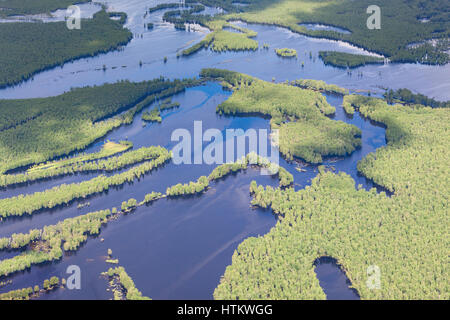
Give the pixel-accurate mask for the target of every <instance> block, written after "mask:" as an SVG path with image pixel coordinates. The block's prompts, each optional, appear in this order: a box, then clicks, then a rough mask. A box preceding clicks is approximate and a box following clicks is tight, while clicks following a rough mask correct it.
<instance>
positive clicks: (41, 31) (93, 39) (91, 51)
mask: <svg viewBox="0 0 450 320" xmlns="http://www.w3.org/2000/svg"><path fill="white" fill-rule="evenodd" d="M30 2H36V1H30ZM66 2H67V1H66ZM0 7H1V4H0ZM0 12H2V11H0ZM113 15H114V13H107V12H106V11H104V10H103V11H100V12H97V13H96V14H95V15H94V17H93V19H83V21H82V24H83V27H82V28H81V29H80V30H69V29H68V28H67V27H66V22H49V23H41V22H36V23H29V22H15V23H0V88H2V87H5V86H10V85H14V84H17V83H19V82H21V81H24V80H28V79H30V78H31V77H32V76H33V75H34V74H35V73H37V72H40V71H43V70H46V69H50V68H54V67H57V66H62V65H63V64H64V63H66V62H69V61H74V60H75V59H79V58H83V57H92V56H94V55H97V54H99V53H105V52H108V51H111V50H115V49H118V48H120V47H121V46H123V45H125V44H127V43H128V42H129V41H130V40H131V38H132V34H131V32H130V31H129V30H127V29H125V28H124V27H123V24H124V23H125V20H124V19H121V20H112V19H111V18H110V16H113Z"/></svg>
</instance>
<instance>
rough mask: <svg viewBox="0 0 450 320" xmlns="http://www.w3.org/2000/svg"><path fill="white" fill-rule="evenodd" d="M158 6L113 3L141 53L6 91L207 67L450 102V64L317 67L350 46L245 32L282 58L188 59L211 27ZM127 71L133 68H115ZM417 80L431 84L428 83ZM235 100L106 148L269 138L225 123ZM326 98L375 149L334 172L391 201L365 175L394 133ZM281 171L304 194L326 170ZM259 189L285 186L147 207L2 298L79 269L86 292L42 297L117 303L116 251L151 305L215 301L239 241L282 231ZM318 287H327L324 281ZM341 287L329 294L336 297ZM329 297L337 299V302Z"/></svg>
mask: <svg viewBox="0 0 450 320" xmlns="http://www.w3.org/2000/svg"><path fill="white" fill-rule="evenodd" d="M167 2H170V1H167ZM156 3H161V1H159V2H156V1H139V0H132V1H124V0H120V1H119V0H113V1H109V2H108V5H109V9H110V10H115V11H125V12H127V14H128V17H129V19H128V22H127V27H129V28H130V29H131V30H132V31H133V33H134V34H135V35H136V37H135V39H133V40H132V41H131V42H130V43H129V45H127V46H126V47H125V48H124V49H123V50H122V51H118V52H111V53H108V54H104V55H100V56H97V57H94V58H89V59H82V60H78V61H75V62H73V63H70V64H66V65H64V67H63V68H57V69H53V70H49V71H46V72H42V73H40V74H38V75H36V76H35V77H34V79H33V80H30V81H27V82H24V83H22V84H20V85H17V86H14V87H10V88H7V89H4V90H0V98H8V99H12V98H19V97H20V98H30V97H43V96H52V95H57V94H61V93H62V92H65V91H67V90H69V89H70V88H71V87H78V86H85V85H94V84H95V85H100V84H103V83H106V82H115V81H117V80H121V79H129V80H132V81H142V80H149V79H152V78H155V77H159V76H160V75H164V76H166V77H170V78H186V77H193V76H198V73H199V71H200V70H201V68H203V67H217V68H226V69H231V70H236V71H240V72H244V73H248V74H251V75H253V76H257V77H259V78H262V79H264V80H270V81H271V80H272V78H273V77H274V78H275V79H276V81H285V80H286V79H289V80H294V79H298V78H311V79H321V80H325V81H327V82H329V83H334V84H338V85H341V86H344V87H347V88H350V89H352V90H357V89H363V90H370V91H372V92H375V93H378V94H380V93H381V92H382V90H381V89H380V86H389V87H393V88H398V87H408V88H411V89H416V90H419V91H420V92H422V93H425V94H429V95H431V96H435V97H437V98H442V99H449V98H450V96H449V95H450V93H449V92H450V83H448V81H445V79H446V77H447V75H448V71H450V69H449V65H447V66H444V67H432V66H421V65H413V64H396V65H384V66H366V67H362V68H360V69H359V71H360V72H363V78H362V79H361V78H360V77H359V78H358V77H356V76H355V77H352V76H349V75H347V74H346V72H345V71H342V70H339V69H336V68H332V67H328V66H325V65H324V64H323V63H322V62H321V61H320V60H319V59H317V52H318V51H320V50H336V49H339V50H341V51H346V52H356V53H357V52H363V51H362V50H361V49H358V48H355V47H351V46H349V45H346V44H343V43H340V42H335V41H328V40H321V39H311V38H307V37H304V36H300V35H297V34H294V33H292V32H289V31H286V30H284V29H281V28H276V27H269V26H258V25H250V26H249V25H246V24H243V23H237V24H238V25H241V26H245V27H249V28H251V29H253V30H255V31H257V32H258V37H257V40H258V41H259V42H260V44H261V45H262V43H264V42H265V43H269V45H270V50H259V51H257V52H252V53H249V52H241V53H222V54H219V53H213V52H211V51H209V50H204V51H201V52H199V53H197V54H195V55H193V56H192V57H189V58H185V59H177V58H176V53H177V52H179V51H180V50H182V49H183V48H186V47H188V46H190V45H192V44H193V43H195V42H196V41H199V40H200V39H201V38H202V37H203V36H204V34H205V33H206V32H207V31H206V30H204V29H202V28H200V27H198V28H197V30H199V31H196V32H182V31H177V30H175V29H174V27H173V26H172V25H170V24H167V23H164V22H162V21H161V17H162V15H163V12H164V11H162V12H156V13H153V14H151V15H147V17H145V18H144V12H145V9H146V8H148V7H151V6H153V5H155V4H156ZM148 22H154V23H155V28H154V29H153V30H146V29H145V28H144V24H145V23H148ZM141 35H142V38H141ZM284 47H289V48H294V49H297V51H298V52H299V58H298V59H297V60H295V59H292V60H290V59H280V58H279V57H277V56H276V54H275V53H274V52H273V48H284ZM309 52H312V55H313V58H312V59H310V58H309ZM164 56H168V57H169V61H168V63H167V64H164V63H163V62H162V59H163V57H164ZM139 61H143V63H144V65H143V66H142V67H139ZM302 61H304V62H305V68H303V69H302V68H301V67H300V66H301V62H302ZM103 64H105V65H106V66H107V68H108V69H107V71H106V72H103V71H98V70H97V69H98V68H101V66H102V65H103ZM115 66H125V67H124V68H122V67H120V68H117V69H112V67H115ZM416 74H420V75H421V76H420V77H417V76H415V75H416ZM230 94H231V93H230V92H227V91H224V90H223V89H222V88H221V86H220V85H219V84H217V83H207V84H205V85H203V86H199V87H195V88H190V89H187V90H186V92H183V93H180V94H177V95H175V96H174V97H173V98H172V100H173V101H174V102H179V103H180V104H181V107H180V108H179V109H176V110H173V111H167V112H165V113H163V122H162V123H161V124H147V125H146V126H143V123H142V121H141V120H140V118H141V114H138V115H137V116H136V118H135V121H134V122H133V123H132V124H131V125H128V126H122V127H120V128H118V129H116V130H114V131H112V132H110V133H109V134H108V135H107V136H105V138H104V140H112V141H119V140H123V139H128V140H130V141H132V142H133V144H134V148H135V149H137V148H140V147H142V146H151V145H161V146H164V147H166V148H169V149H171V148H172V147H173V146H174V144H175V143H174V142H172V141H171V139H170V136H171V133H172V132H173V131H174V130H176V129H180V128H184V129H187V130H188V131H189V132H191V133H192V132H193V125H194V121H203V130H207V129H209V128H216V129H219V130H221V131H224V130H226V129H232V128H241V129H244V130H246V129H250V128H253V129H269V127H270V126H269V121H268V120H267V119H263V118H259V117H242V118H239V117H225V116H219V115H218V114H216V112H215V110H216V107H217V105H219V104H220V103H221V102H223V101H225V100H226V99H227V98H228V97H229V96H230ZM326 98H327V100H328V102H329V103H330V104H331V105H333V106H335V107H336V114H335V115H334V116H333V117H332V118H333V119H334V120H336V121H344V122H346V123H349V124H354V125H356V126H357V127H359V128H360V129H361V130H362V142H363V145H362V147H361V148H360V149H358V150H356V151H355V152H353V153H352V154H351V155H349V156H347V157H341V158H334V159H327V160H326V161H325V165H327V166H329V167H330V168H331V167H332V168H333V169H334V170H336V171H337V172H346V173H348V174H349V175H351V176H352V178H353V179H354V180H355V184H356V185H359V184H361V185H362V186H363V187H364V188H366V189H370V188H373V187H376V188H377V189H378V191H380V192H381V191H383V189H382V188H379V187H377V186H376V185H374V184H373V183H372V182H371V181H369V180H367V179H366V178H364V177H362V176H360V175H359V174H358V172H357V170H356V165H357V162H358V161H359V160H361V159H362V158H364V157H365V156H366V155H367V154H369V153H371V152H373V151H375V150H376V149H377V148H381V147H383V146H385V145H386V136H385V129H384V128H382V127H379V126H377V125H376V124H374V123H371V122H370V121H368V120H366V119H363V118H361V117H360V115H359V114H355V115H354V116H352V117H349V116H347V115H346V114H345V113H344V111H343V108H342V97H340V96H334V95H326ZM149 108H151V107H149ZM147 110H148V109H147ZM102 143H103V141H100V142H98V143H95V144H93V145H92V146H90V147H88V148H87V149H86V150H85V151H86V152H95V151H98V150H99V149H100V148H101V145H102ZM280 164H281V165H282V166H283V167H285V168H286V169H287V170H288V171H289V172H291V173H292V174H293V175H294V179H295V188H296V190H299V189H302V188H304V187H305V186H307V185H309V184H310V183H311V179H313V178H314V177H315V176H316V175H317V171H318V168H317V166H315V165H307V164H304V163H302V162H301V161H295V162H287V161H285V160H283V159H281V160H280ZM214 167H215V165H205V164H203V165H182V166H178V165H174V164H173V163H168V164H166V165H165V166H164V167H162V168H159V169H158V170H155V171H154V172H152V173H151V174H148V175H146V176H145V178H142V179H140V180H136V181H134V182H133V183H132V184H129V185H125V186H123V187H120V188H115V189H114V188H113V189H111V190H109V191H108V192H106V193H103V194H101V195H95V196H92V197H89V198H88V199H85V200H80V201H75V202H74V203H72V204H70V205H69V206H64V207H59V208H55V209H53V210H47V211H43V212H40V213H38V214H35V215H33V216H32V217H24V218H21V219H7V220H6V221H3V222H2V223H1V224H0V237H5V236H11V235H12V234H13V233H18V232H27V231H28V230H29V229H32V228H42V227H43V226H45V225H51V224H55V223H58V222H59V221H61V220H63V219H66V218H70V217H75V216H78V215H82V214H86V213H88V212H92V211H96V210H101V209H106V208H112V207H113V206H116V207H120V204H121V202H122V201H125V200H128V199H129V198H131V197H133V198H136V199H138V200H142V199H143V198H144V196H145V194H147V193H150V192H152V191H159V192H165V190H166V188H167V187H169V186H172V185H174V184H177V183H186V182H189V181H192V180H196V179H197V178H198V177H199V176H201V175H208V174H209V173H210V172H211V171H212V170H213V169H214ZM297 167H302V168H304V169H305V170H306V171H305V172H298V171H297V170H296V168H297ZM119 172H120V171H119ZM116 173H117V172H116ZM98 174H99V173H89V174H81V175H73V176H65V177H58V178H55V179H51V180H45V181H40V182H37V183H33V184H30V185H22V186H17V187H14V188H8V189H6V190H1V189H0V198H5V197H11V196H15V195H19V194H29V193H34V192H36V191H42V190H45V189H48V188H51V187H53V186H55V185H59V184H61V183H74V182H80V181H83V180H87V179H91V178H93V177H95V176H97V175H98ZM252 180H256V181H257V182H258V183H259V184H262V185H270V186H274V187H275V186H277V185H278V181H277V180H276V179H274V178H272V177H270V176H262V175H260V173H259V171H258V170H254V169H249V170H247V171H246V172H244V173H240V174H238V175H232V176H229V177H227V178H225V179H224V180H221V181H219V182H217V183H214V184H213V186H212V188H211V189H210V190H208V191H207V192H206V193H205V194H204V195H202V196H199V197H191V198H183V199H175V200H174V199H164V200H161V201H158V202H156V203H155V204H153V205H151V206H148V207H141V208H138V209H137V210H136V211H135V212H134V213H132V214H130V215H127V216H124V217H121V218H120V219H118V220H117V221H112V222H110V223H109V224H108V225H107V226H106V227H105V228H103V229H102V232H101V234H100V236H99V237H96V238H90V239H88V241H87V242H86V243H85V244H84V245H83V246H82V248H81V249H80V250H79V251H77V252H76V253H74V254H71V255H66V256H65V257H64V258H63V259H62V260H61V261H59V262H56V263H51V264H45V265H41V266H33V267H32V268H31V270H28V271H26V272H22V273H18V274H16V275H14V276H12V277H10V278H11V279H12V280H13V283H12V284H9V285H6V286H4V287H2V288H0V292H6V291H9V290H12V289H16V288H23V287H28V286H30V285H35V284H42V282H43V280H44V279H48V278H50V277H51V276H54V275H57V276H59V277H66V276H67V275H65V270H66V268H67V266H69V265H72V264H76V265H79V266H80V267H81V270H82V290H73V291H71V290H67V289H65V290H57V291H55V292H52V293H49V294H47V295H45V296H43V297H41V298H43V299H47V298H48V299H109V298H112V292H110V291H107V280H105V279H104V278H102V277H100V273H101V272H104V271H106V270H107V269H108V268H109V267H110V265H108V264H106V262H105V256H106V253H107V249H108V248H111V249H112V251H113V257H114V258H118V259H119V261H120V265H121V266H123V267H125V269H126V270H127V272H128V273H129V274H130V276H131V277H132V278H133V279H134V281H135V283H136V285H137V287H138V288H139V290H141V291H142V292H143V293H144V295H147V296H150V297H151V298H153V299H211V298H212V293H213V291H214V288H215V287H216V286H217V284H218V283H219V280H220V277H221V276H222V275H223V273H224V271H225V268H226V266H228V265H229V264H230V263H231V257H232V254H233V252H234V250H235V249H236V248H237V246H238V245H239V243H241V242H242V241H243V240H245V239H246V238H248V237H251V236H258V235H264V234H266V233H268V232H269V231H270V229H271V228H272V227H273V226H274V225H275V224H276V221H277V219H276V217H275V216H274V215H273V214H272V213H271V211H265V210H260V209H257V210H255V209H252V208H250V200H251V198H250V195H249V192H248V187H249V184H250V182H251V181H252ZM87 202H89V204H90V205H89V206H86V207H83V208H81V209H78V208H77V205H78V204H86V203H87ZM101 239H103V241H101ZM16 253H17V252H0V259H5V258H10V257H12V256H14V255H15V254H16ZM320 267H321V266H318V267H317V268H316V271H318V270H319V271H320ZM329 267H330V266H329ZM330 268H331V269H330V270H328V271H330V272H331V276H330V277H331V280H330V281H331V286H334V290H335V292H337V294H338V295H339V294H340V295H341V297H351V293H349V288H348V286H347V285H346V282H345V281H344V282H342V281H341V280H342V279H341V278H340V273H339V272H337V271H339V270H338V269H337V267H335V266H331V267H330ZM333 268H334V269H333ZM333 270H334V271H333ZM328 271H327V272H328ZM333 274H334V275H333ZM318 277H319V280H320V282H321V285H322V282H323V281H322V280H321V276H320V272H318ZM333 279H334V280H333ZM339 279H341V280H339ZM1 280H2V279H0V281H1ZM329 286H330V285H323V286H322V287H323V288H324V290H325V289H326V288H327V287H329ZM327 290H328V289H327ZM327 290H325V293H326V294H327V296H328V295H329V294H328V293H327ZM348 295H349V296H348Z"/></svg>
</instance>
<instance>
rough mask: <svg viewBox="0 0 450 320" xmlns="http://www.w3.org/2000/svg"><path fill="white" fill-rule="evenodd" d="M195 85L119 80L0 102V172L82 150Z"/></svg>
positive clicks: (160, 79) (189, 81)
mask: <svg viewBox="0 0 450 320" xmlns="http://www.w3.org/2000/svg"><path fill="white" fill-rule="evenodd" d="M198 83H199V80H183V81H182V80H174V81H169V80H166V79H164V78H158V79H155V80H151V81H145V82H141V83H131V82H128V81H121V82H117V83H115V84H105V85H103V86H98V87H85V88H77V89H74V90H72V91H70V92H67V93H64V94H62V95H59V96H56V97H49V98H38V99H18V100H0V173H1V174H4V173H5V172H7V171H8V170H11V169H15V168H18V167H21V166H27V165H31V164H36V163H41V162H44V161H47V160H50V159H53V158H55V157H58V156H64V155H68V154H70V153H71V152H74V151H78V150H83V149H84V148H86V147H87V146H88V145H90V144H91V143H93V142H94V141H96V140H98V139H100V138H101V137H103V136H104V135H105V134H106V133H108V132H109V131H111V130H112V129H114V128H117V127H119V126H121V125H126V124H129V123H131V122H132V121H133V118H134V115H135V114H136V113H137V112H140V111H141V110H142V109H143V108H145V107H147V106H149V105H150V104H152V103H153V102H155V101H157V100H159V99H165V98H167V97H170V96H172V95H174V94H175V93H178V92H181V91H183V90H185V89H186V88H187V87H189V86H193V85H195V84H198Z"/></svg>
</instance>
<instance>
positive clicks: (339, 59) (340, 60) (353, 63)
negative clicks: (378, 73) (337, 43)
mask: <svg viewBox="0 0 450 320" xmlns="http://www.w3.org/2000/svg"><path fill="white" fill-rule="evenodd" d="M319 58H320V59H322V61H323V62H324V63H325V64H328V65H332V66H334V67H340V68H357V67H361V66H365V65H367V64H383V63H384V59H383V58H378V57H372V56H365V55H362V54H351V53H344V52H336V51H320V52H319Z"/></svg>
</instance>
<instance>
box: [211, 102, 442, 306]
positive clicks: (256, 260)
mask: <svg viewBox="0 0 450 320" xmlns="http://www.w3.org/2000/svg"><path fill="white" fill-rule="evenodd" d="M350 97H351V99H352V104H353V105H354V106H356V107H357V109H358V110H359V111H360V112H361V113H362V114H363V115H364V116H366V117H368V118H370V119H372V120H374V121H377V122H381V123H384V124H385V125H386V126H387V138H388V141H389V143H388V146H387V147H385V148H381V149H379V150H377V151H376V152H375V153H373V154H369V156H368V157H366V158H365V159H364V160H362V161H361V162H360V163H359V165H358V170H359V171H360V172H361V173H362V174H364V175H365V176H367V177H369V178H371V179H373V180H374V181H375V182H376V183H378V184H379V185H382V186H383V187H385V188H387V189H388V190H390V191H393V192H394V195H393V196H392V197H388V196H386V194H385V193H384V192H381V193H379V194H378V193H377V192H376V190H375V189H373V190H371V191H366V190H364V189H360V188H355V182H354V180H353V179H352V178H351V177H350V176H348V175H347V174H345V173H340V174H335V173H332V172H330V171H327V170H326V169H325V168H321V170H320V174H319V176H317V177H316V178H315V179H314V180H313V182H312V184H311V186H309V187H306V188H305V189H304V190H300V191H298V192H295V191H294V189H292V188H289V189H285V190H281V189H273V188H271V187H266V188H264V187H263V186H256V183H253V184H252V188H251V192H252V193H253V195H254V200H253V201H252V203H253V204H254V205H258V206H261V207H263V208H267V207H270V208H272V209H273V211H274V212H275V213H276V214H278V215H279V216H280V222H279V223H278V224H277V226H276V227H275V228H273V229H272V231H271V232H270V233H269V234H267V235H266V236H263V237H259V238H250V239H247V240H245V241H244V242H243V243H242V244H241V245H240V246H239V248H238V249H237V251H236V252H235V253H234V255H233V262H232V265H231V266H229V267H228V268H227V270H226V272H225V275H224V277H223V278H222V280H221V283H220V285H219V286H218V288H217V289H216V291H215V293H214V297H215V298H216V299H238V298H239V299H324V298H325V295H324V293H323V291H322V289H321V288H320V285H319V281H318V280H317V278H316V276H315V273H314V261H315V260H316V259H317V258H320V257H322V256H332V257H334V258H336V259H337V261H338V262H339V264H340V265H341V266H342V268H343V270H344V271H345V273H346V275H347V277H348V278H349V279H350V280H351V282H352V285H353V287H354V288H355V289H356V290H357V291H358V293H359V295H360V296H361V298H362V299H448V294H449V293H448V290H447V289H446V284H445V283H446V280H445V279H446V278H447V270H446V269H447V267H446V263H445V260H446V256H445V255H443V254H442V252H445V251H446V246H448V242H446V241H442V239H443V238H442V237H443V236H444V235H445V234H446V228H447V226H446V225H445V224H442V223H440V221H444V220H445V219H446V216H447V215H448V211H447V205H448V195H449V190H448V188H444V189H443V188H442V186H443V185H448V183H447V184H446V183H445V182H443V181H445V180H446V179H448V174H447V175H445V174H444V175H443V173H444V172H446V168H447V167H448V166H447V164H446V162H447V160H446V159H448V157H449V150H448V148H446V145H448V143H449V142H450V141H448V134H446V133H445V131H446V130H447V127H448V126H447V125H446V123H448V121H449V120H450V119H449V117H450V113H449V111H448V109H431V108H428V107H423V106H417V107H408V106H400V105H397V106H390V105H388V104H387V103H386V102H384V101H383V100H381V99H375V98H367V97H363V96H350ZM355 217H357V218H356V219H355ZM393 243H395V246H393V245H392V244H393ZM418 262H420V263H418ZM372 265H376V266H378V267H379V268H380V270H382V271H381V272H382V277H381V287H380V289H379V290H370V287H369V286H367V285H366V279H367V277H366V271H367V270H369V269H368V268H369V267H370V266H372ZM406 275H408V276H406ZM299 279H301V280H299ZM424 282H426V283H427V285H423V283H424Z"/></svg>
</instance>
